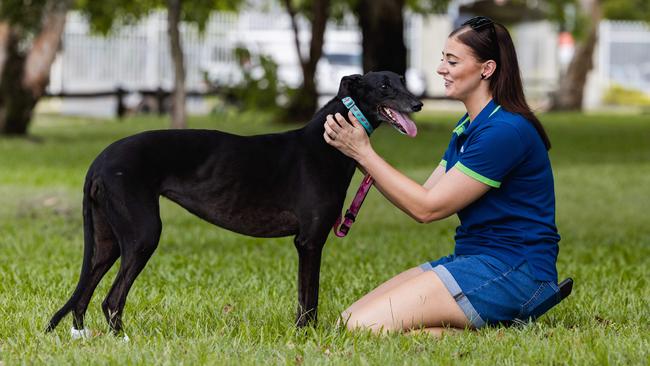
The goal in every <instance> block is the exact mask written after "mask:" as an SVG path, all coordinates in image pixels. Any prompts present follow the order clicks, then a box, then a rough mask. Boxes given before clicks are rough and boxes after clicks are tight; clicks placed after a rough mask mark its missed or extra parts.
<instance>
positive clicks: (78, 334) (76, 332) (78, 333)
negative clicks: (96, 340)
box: [70, 327, 92, 339]
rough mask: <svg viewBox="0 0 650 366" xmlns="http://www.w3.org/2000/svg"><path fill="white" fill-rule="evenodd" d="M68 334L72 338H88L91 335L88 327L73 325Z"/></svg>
mask: <svg viewBox="0 0 650 366" xmlns="http://www.w3.org/2000/svg"><path fill="white" fill-rule="evenodd" d="M70 335H71V336H72V339H88V338H90V337H91V335H92V333H91V331H90V329H88V328H84V329H74V327H72V328H70Z"/></svg>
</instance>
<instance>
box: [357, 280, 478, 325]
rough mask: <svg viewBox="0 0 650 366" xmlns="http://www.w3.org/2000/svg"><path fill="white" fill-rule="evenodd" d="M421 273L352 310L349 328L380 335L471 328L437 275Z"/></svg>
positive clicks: (375, 295) (377, 294)
mask: <svg viewBox="0 0 650 366" xmlns="http://www.w3.org/2000/svg"><path fill="white" fill-rule="evenodd" d="M418 270H419V271H420V273H419V274H416V275H414V276H413V277H412V278H410V279H407V280H404V281H402V282H400V283H397V284H395V285H394V286H392V287H391V288H388V289H387V290H386V289H385V291H383V292H381V293H380V292H378V293H376V294H374V295H373V296H371V297H370V298H368V299H366V301H365V302H363V303H361V304H359V305H358V306H356V307H354V308H352V309H351V311H350V313H349V315H348V319H347V328H348V329H350V330H352V329H359V328H361V329H371V330H372V331H373V332H375V333H381V332H383V331H409V330H413V329H418V328H423V327H424V328H436V327H454V328H461V329H464V328H466V327H470V326H471V324H470V323H469V321H468V319H467V317H466V316H465V314H464V313H463V311H462V310H461V309H460V307H459V306H458V304H457V303H456V301H455V300H454V298H453V297H452V296H451V295H450V294H449V291H448V290H447V288H446V287H445V285H444V284H443V283H442V281H441V280H440V278H439V277H438V275H437V274H436V273H435V272H433V271H422V270H421V269H418ZM432 332H435V331H434V330H432Z"/></svg>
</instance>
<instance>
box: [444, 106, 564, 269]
mask: <svg viewBox="0 0 650 366" xmlns="http://www.w3.org/2000/svg"><path fill="white" fill-rule="evenodd" d="M440 164H441V165H443V166H444V167H445V168H446V171H449V169H452V168H456V169H458V170H460V171H461V172H463V173H465V174H467V175H468V176H470V177H472V178H473V179H476V180H478V181H480V182H482V183H485V184H487V185H488V186H490V187H492V188H491V189H490V190H489V191H488V192H487V193H486V194H485V195H483V196H482V197H481V198H479V199H478V200H477V201H475V202H473V203H472V204H470V205H469V206H467V207H465V208H464V209H462V210H460V211H459V212H458V217H459V218H460V226H458V227H457V228H456V236H455V240H456V248H455V252H456V255H473V254H488V255H492V256H494V257H497V258H499V259H501V260H502V261H504V262H506V263H509V264H511V265H513V266H517V265H519V264H521V263H523V262H524V261H527V262H528V265H529V267H530V269H531V271H532V273H533V275H534V276H535V278H536V279H537V280H540V281H557V270H556V268H555V262H556V259H557V254H558V242H559V241H560V236H559V235H558V232H557V228H556V226H555V190H554V188H553V172H552V170H551V163H550V160H549V157H548V152H547V151H546V147H545V146H544V142H543V141H542V139H541V137H540V136H539V134H538V133H537V130H535V127H534V126H533V125H532V123H530V122H528V121H527V120H526V119H524V118H523V117H522V116H521V115H518V114H514V113H510V112H508V111H506V110H504V109H503V108H501V107H500V106H498V105H496V104H495V103H494V101H490V102H489V103H488V104H487V105H486V106H485V107H484V108H483V110H482V111H481V113H480V114H479V115H478V116H477V117H476V119H475V120H474V121H471V123H470V121H469V117H468V116H467V115H465V116H463V118H461V119H460V121H459V122H458V124H457V125H456V128H455V129H454V131H453V132H452V135H451V141H450V142H449V147H448V148H447V151H446V152H445V155H444V157H443V159H442V161H441V162H440Z"/></svg>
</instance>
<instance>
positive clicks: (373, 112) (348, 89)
mask: <svg viewBox="0 0 650 366" xmlns="http://www.w3.org/2000/svg"><path fill="white" fill-rule="evenodd" d="M345 97H351V98H352V99H353V100H354V102H355V104H356V105H357V106H358V107H359V109H360V110H361V112H363V114H364V115H365V116H366V118H367V119H368V121H369V122H370V124H372V127H374V128H377V127H379V125H380V124H381V123H382V122H388V123H389V124H390V125H391V126H393V127H395V129H397V130H398V131H399V132H401V133H403V134H406V135H408V136H411V137H414V136H415V135H416V134H417V132H418V130H417V127H416V126H415V123H413V121H412V120H411V119H410V118H409V117H408V113H412V112H417V111H419V110H420V109H422V102H420V101H419V100H418V99H417V98H416V97H415V96H414V95H413V94H411V92H409V91H408V90H407V89H406V85H405V83H404V78H403V77H401V76H400V75H398V74H396V73H394V72H391V71H379V72H369V73H367V74H365V75H350V76H345V77H344V78H343V79H341V84H340V86H339V92H338V95H337V98H339V99H341V98H345Z"/></svg>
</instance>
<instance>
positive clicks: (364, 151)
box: [323, 113, 490, 222]
mask: <svg viewBox="0 0 650 366" xmlns="http://www.w3.org/2000/svg"><path fill="white" fill-rule="evenodd" d="M348 118H349V119H350V120H351V121H352V123H351V124H350V123H348V122H347V121H345V119H344V118H343V116H341V115H340V114H337V115H336V120H334V118H333V117H332V116H328V117H327V120H326V122H325V133H324V136H323V137H324V138H325V141H327V143H328V144H330V145H332V146H334V147H336V148H337V149H339V150H341V152H343V153H344V154H346V155H348V156H350V157H351V158H353V159H355V160H356V161H357V162H358V163H359V165H361V166H362V167H363V169H364V170H366V171H367V172H368V173H369V174H370V175H371V176H372V177H373V178H374V180H375V185H376V186H377V188H378V189H379V191H380V192H382V194H383V195H384V196H385V197H386V198H387V199H388V200H389V201H391V202H392V203H393V204H394V205H395V206H397V207H398V208H400V209H401V210H402V211H404V212H405V213H406V214H408V215H409V216H411V217H412V218H414V219H415V220H416V221H418V222H431V221H435V220H440V219H443V218H445V217H448V216H450V215H452V214H454V213H456V212H458V211H459V210H461V209H462V208H464V207H466V206H467V205H469V204H470V203H472V202H474V201H475V200H477V199H478V198H479V197H481V196H482V195H484V194H485V193H486V192H487V191H488V190H489V189H490V187H489V186H488V185H486V184H484V183H481V182H479V181H477V180H474V179H473V178H471V177H469V176H467V175H465V174H464V173H462V172H460V171H458V170H457V169H455V168H452V169H451V170H449V172H447V173H446V174H444V170H441V169H440V168H442V167H438V168H436V170H434V173H433V174H432V176H431V177H430V178H429V179H428V180H427V183H429V184H431V183H434V184H433V185H432V186H429V185H428V184H426V183H425V186H426V187H425V186H421V185H420V184H418V183H416V182H415V181H413V180H412V179H410V178H408V177H407V176H405V175H404V174H402V173H401V172H399V171H398V170H396V169H395V168H393V167H392V166H391V165H390V164H388V163H387V162H386V161H384V159H382V158H381V157H380V156H379V155H378V154H377V153H376V152H375V151H374V149H373V148H372V146H371V145H370V140H369V139H368V136H367V135H366V133H365V131H364V130H363V127H362V126H361V125H360V124H359V122H358V121H357V120H356V118H354V116H353V115H352V114H351V113H350V114H349V115H348ZM436 171H437V172H438V173H436ZM438 175H439V176H438Z"/></svg>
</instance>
